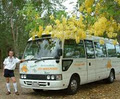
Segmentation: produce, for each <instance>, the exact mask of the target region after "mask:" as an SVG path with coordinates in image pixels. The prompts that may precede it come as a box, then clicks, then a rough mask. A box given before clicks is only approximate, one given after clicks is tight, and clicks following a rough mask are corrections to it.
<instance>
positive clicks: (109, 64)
mask: <svg viewBox="0 0 120 99" xmlns="http://www.w3.org/2000/svg"><path fill="white" fill-rule="evenodd" d="M111 67H112V65H111V60H109V61H108V62H107V68H111Z"/></svg>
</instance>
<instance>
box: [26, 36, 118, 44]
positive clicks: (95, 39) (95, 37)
mask: <svg viewBox="0 0 120 99" xmlns="http://www.w3.org/2000/svg"><path fill="white" fill-rule="evenodd" d="M50 37H51V34H42V36H41V38H50ZM39 39H40V38H39V37H38V36H37V35H35V40H39ZM32 40H33V39H32V37H31V38H30V39H29V40H28V42H29V41H32ZM85 40H92V41H94V42H99V40H103V41H104V42H105V43H113V41H114V40H113V39H108V38H104V37H98V36H92V35H87V37H86V39H85ZM117 44H119V43H118V42H117Z"/></svg>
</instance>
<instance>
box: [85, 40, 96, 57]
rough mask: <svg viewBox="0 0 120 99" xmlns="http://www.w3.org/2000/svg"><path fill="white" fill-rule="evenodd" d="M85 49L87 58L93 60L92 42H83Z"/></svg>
mask: <svg viewBox="0 0 120 99" xmlns="http://www.w3.org/2000/svg"><path fill="white" fill-rule="evenodd" d="M85 48H86V55H87V58H95V52H94V47H93V42H92V41H90V40H85Z"/></svg>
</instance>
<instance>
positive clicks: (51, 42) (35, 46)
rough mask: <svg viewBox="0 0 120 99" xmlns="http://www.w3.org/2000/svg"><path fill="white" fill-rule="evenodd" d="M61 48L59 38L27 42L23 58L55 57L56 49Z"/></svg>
mask: <svg viewBox="0 0 120 99" xmlns="http://www.w3.org/2000/svg"><path fill="white" fill-rule="evenodd" d="M60 48H61V41H60V40H59V39H56V38H55V39H52V38H44V39H39V40H35V41H30V42H28V45H27V47H26V49H25V52H24V56H23V58H24V59H40V58H44V57H46V58H47V57H51V58H55V57H56V56H57V51H58V49H60Z"/></svg>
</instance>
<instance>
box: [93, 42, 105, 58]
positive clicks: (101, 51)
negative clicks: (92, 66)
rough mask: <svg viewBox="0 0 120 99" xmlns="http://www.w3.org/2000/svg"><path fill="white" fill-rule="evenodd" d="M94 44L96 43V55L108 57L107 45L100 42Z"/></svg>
mask: <svg viewBox="0 0 120 99" xmlns="http://www.w3.org/2000/svg"><path fill="white" fill-rule="evenodd" d="M94 45H95V54H96V57H106V56H107V52H106V48H105V45H101V44H100V43H98V42H94Z"/></svg>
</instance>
